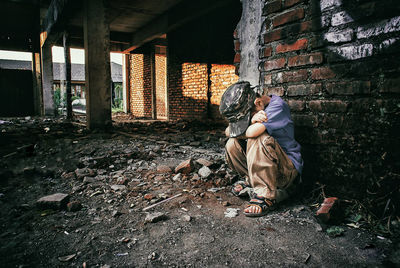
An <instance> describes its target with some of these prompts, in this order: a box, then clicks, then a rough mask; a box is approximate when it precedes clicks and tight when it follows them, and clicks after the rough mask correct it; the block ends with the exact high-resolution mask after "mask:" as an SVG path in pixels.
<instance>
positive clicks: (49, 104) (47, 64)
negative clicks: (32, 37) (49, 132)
mask: <svg viewBox="0 0 400 268" xmlns="http://www.w3.org/2000/svg"><path fill="white" fill-rule="evenodd" d="M42 90H43V93H42V95H43V110H42V114H43V115H45V116H54V114H55V110H54V90H53V58H52V52H51V45H50V44H44V45H43V46H42Z"/></svg>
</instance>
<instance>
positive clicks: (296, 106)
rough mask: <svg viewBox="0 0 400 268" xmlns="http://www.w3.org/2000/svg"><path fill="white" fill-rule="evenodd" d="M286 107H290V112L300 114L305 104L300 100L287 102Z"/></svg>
mask: <svg viewBox="0 0 400 268" xmlns="http://www.w3.org/2000/svg"><path fill="white" fill-rule="evenodd" d="M288 105H289V107H290V110H292V111H295V112H301V111H303V110H304V108H305V106H306V105H305V102H304V101H302V100H289V101H288Z"/></svg>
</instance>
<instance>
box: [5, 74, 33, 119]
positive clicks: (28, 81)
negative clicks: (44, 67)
mask: <svg viewBox="0 0 400 268" xmlns="http://www.w3.org/2000/svg"><path fill="white" fill-rule="evenodd" d="M32 99H33V89H32V71H27V70H7V69H0V116H26V115H33V103H32Z"/></svg>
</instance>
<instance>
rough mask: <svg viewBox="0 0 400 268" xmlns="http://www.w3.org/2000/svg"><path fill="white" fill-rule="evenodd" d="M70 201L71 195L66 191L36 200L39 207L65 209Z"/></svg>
mask: <svg viewBox="0 0 400 268" xmlns="http://www.w3.org/2000/svg"><path fill="white" fill-rule="evenodd" d="M68 201H69V195H68V194H64V193H56V194H52V195H48V196H43V197H41V198H40V199H39V200H37V201H36V204H37V206H38V207H40V208H43V209H47V208H49V209H64V208H65V207H66V205H67V203H68Z"/></svg>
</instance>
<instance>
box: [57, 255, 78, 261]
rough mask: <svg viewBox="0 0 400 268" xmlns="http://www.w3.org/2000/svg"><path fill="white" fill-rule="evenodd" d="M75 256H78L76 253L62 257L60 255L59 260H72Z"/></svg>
mask: <svg viewBox="0 0 400 268" xmlns="http://www.w3.org/2000/svg"><path fill="white" fill-rule="evenodd" d="M75 256H76V254H71V255H67V256H62V257H58V260H59V261H62V262H67V261H70V260H72V259H73V258H75Z"/></svg>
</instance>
